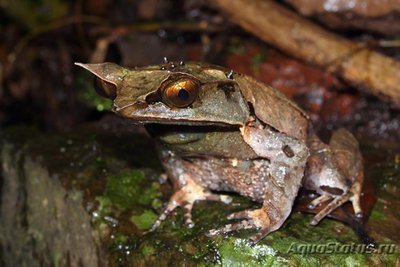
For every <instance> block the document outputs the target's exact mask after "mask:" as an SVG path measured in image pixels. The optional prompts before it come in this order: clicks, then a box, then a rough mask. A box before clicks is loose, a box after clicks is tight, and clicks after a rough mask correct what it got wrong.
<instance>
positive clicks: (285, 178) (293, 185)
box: [208, 125, 309, 243]
mask: <svg viewBox="0 0 400 267" xmlns="http://www.w3.org/2000/svg"><path fill="white" fill-rule="evenodd" d="M241 133H242V136H243V139H244V140H245V142H246V143H247V144H248V145H250V147H251V148H252V149H253V150H254V152H255V153H256V154H257V155H258V156H259V157H260V158H266V159H268V160H269V161H270V166H269V169H268V170H265V171H267V172H268V174H269V176H268V178H267V179H265V181H264V184H263V189H264V195H263V197H262V199H260V201H261V202H262V203H263V205H262V207H261V208H259V209H255V210H246V211H241V212H237V213H234V214H231V215H230V216H228V219H242V220H241V221H238V222H235V223H232V224H228V225H225V226H224V227H222V228H220V229H214V230H211V231H209V233H208V235H209V236H212V235H216V234H220V233H227V232H231V231H235V230H240V229H259V232H258V233H257V234H255V235H254V236H252V237H251V238H250V241H251V242H252V243H256V242H258V241H259V240H261V239H262V238H263V237H265V236H266V235H267V234H268V233H270V232H272V231H275V230H277V229H279V228H280V227H281V226H282V224H283V223H284V222H285V220H286V218H287V217H288V216H289V214H290V212H291V210H292V206H293V202H294V199H295V198H296V195H297V193H298V190H299V188H300V186H301V183H302V178H303V176H304V168H305V165H306V161H307V157H308V154H309V153H308V149H307V147H306V144H305V143H304V142H301V141H299V140H296V139H294V138H291V137H290V136H288V135H286V134H283V133H278V132H276V131H274V130H272V129H269V128H268V127H266V128H263V127H261V126H260V127H256V126H251V125H248V126H244V127H242V128H241Z"/></svg>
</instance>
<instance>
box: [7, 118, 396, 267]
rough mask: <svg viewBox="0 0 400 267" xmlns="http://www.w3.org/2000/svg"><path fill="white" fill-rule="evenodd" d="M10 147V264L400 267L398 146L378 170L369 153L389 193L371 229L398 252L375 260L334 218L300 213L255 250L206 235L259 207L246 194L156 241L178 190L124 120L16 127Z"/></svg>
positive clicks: (232, 238)
mask: <svg viewBox="0 0 400 267" xmlns="http://www.w3.org/2000/svg"><path fill="white" fill-rule="evenodd" d="M0 140H2V141H1V145H0V151H1V153H0V161H1V166H2V171H1V187H0V189H1V203H0V216H1V224H0V244H1V247H0V249H1V254H0V255H1V261H0V265H1V266H52V265H53V266H148V265H154V264H156V265H157V264H159V265H165V266H168V265H182V264H184V265H189V266H192V265H199V264H203V265H240V264H246V265H249V266H256V265H279V266H280V265H300V266H309V265H310V264H311V265H321V264H328V265H352V266H359V265H395V264H398V263H399V262H398V259H399V244H400V240H399V237H398V234H396V233H398V225H399V224H400V221H399V220H400V219H399V218H400V216H399V214H398V211H397V210H396V209H393V208H391V207H395V206H396V205H398V202H399V197H398V196H399V194H398V191H399V190H400V172H399V160H398V157H399V156H398V155H399V154H400V153H399V152H398V151H397V150H394V148H393V150H392V152H391V153H392V154H390V155H391V156H389V157H387V158H386V161H385V162H381V163H379V164H377V162H376V161H375V163H372V159H371V158H368V155H370V154H369V153H370V152H369V151H373V149H366V148H365V147H364V146H363V147H364V150H363V152H364V154H365V155H366V156H367V159H368V161H367V162H368V165H367V166H366V167H367V171H366V173H367V175H368V176H369V178H372V179H375V180H376V181H377V183H378V184H379V187H380V188H381V189H380V190H379V192H378V202H377V205H376V206H375V208H374V210H373V211H372V215H371V219H370V221H369V222H368V224H367V230H368V232H369V234H370V235H371V236H372V237H373V238H375V239H376V241H377V242H378V244H387V245H392V246H393V247H394V248H395V249H397V250H395V251H389V252H386V253H380V254H378V253H371V254H367V253H366V252H365V251H364V253H355V252H349V250H350V249H351V246H352V244H353V247H355V246H358V245H360V241H359V240H358V237H357V236H356V234H355V233H354V232H353V230H352V229H351V228H350V227H349V226H346V225H344V224H343V223H341V222H337V221H333V220H329V219H325V220H323V221H322V222H321V223H320V224H319V225H318V226H310V225H309V221H310V219H311V218H312V217H311V216H310V215H304V214H300V213H298V212H293V213H292V215H291V216H290V218H289V219H288V220H287V222H286V223H285V225H284V226H283V227H282V228H281V229H279V230H278V231H276V232H274V233H272V234H270V235H268V236H267V237H266V238H265V239H263V240H262V241H261V242H259V243H258V244H256V245H254V246H250V245H249V243H248V242H247V241H248V237H250V236H251V235H252V234H253V232H251V231H241V232H238V233H233V234H230V235H225V236H216V237H212V238H208V237H206V236H205V235H204V233H205V232H206V231H207V230H209V229H212V228H215V227H218V226H222V225H223V224H225V223H227V219H226V216H227V215H228V214H230V213H232V212H235V211H239V210H244V209H246V208H251V207H254V208H256V206H257V205H256V204H254V203H251V202H250V201H248V200H247V199H245V198H242V197H239V196H233V197H234V200H233V202H232V203H231V204H229V205H227V204H223V203H210V202H199V203H197V204H196V206H195V208H194V213H193V220H194V222H195V223H196V225H195V226H194V227H193V228H191V229H188V228H185V227H184V225H183V218H182V213H181V211H179V210H178V211H176V212H175V214H173V215H171V216H169V217H168V218H167V220H166V221H165V222H163V223H162V224H161V226H160V228H158V229H157V230H155V231H154V232H151V233H147V231H148V229H149V228H150V226H151V224H152V223H153V222H154V221H155V219H156V216H157V214H159V213H160V211H161V210H162V207H163V203H165V202H166V200H167V199H168V197H169V196H170V195H171V193H172V187H171V185H170V184H169V183H168V182H165V181H164V180H161V179H159V175H160V174H161V173H162V169H161V168H160V164H159V162H158V159H157V156H156V152H155V150H154V146H153V143H152V142H151V140H149V138H148V137H147V135H145V134H144V133H143V131H142V129H141V128H135V127H134V128H132V126H129V127H128V126H127V125H125V124H123V123H122V124H121V123H120V122H119V121H117V122H115V121H110V120H109V119H107V120H104V121H101V122H100V123H99V124H97V125H95V126H93V125H92V126H84V127H81V128H79V129H75V130H74V132H71V133H66V134H44V133H41V132H37V131H34V130H32V129H27V128H14V129H7V130H5V131H3V132H2V133H1V139H0ZM392 147H393V146H392ZM396 151H397V152H396ZM396 153H397V154H396ZM396 155H397V156H396ZM396 159H397V160H396ZM329 246H330V247H333V248H335V249H336V250H335V251H334V252H329V251H327V248H328V247H329ZM322 250H324V251H322ZM305 255H306V256H305Z"/></svg>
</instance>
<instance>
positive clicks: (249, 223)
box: [206, 208, 283, 244]
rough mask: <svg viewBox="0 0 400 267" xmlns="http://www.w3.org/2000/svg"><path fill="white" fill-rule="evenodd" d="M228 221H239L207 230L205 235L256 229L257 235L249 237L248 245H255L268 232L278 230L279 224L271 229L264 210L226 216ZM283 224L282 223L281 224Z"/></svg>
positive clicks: (269, 220)
mask: <svg viewBox="0 0 400 267" xmlns="http://www.w3.org/2000/svg"><path fill="white" fill-rule="evenodd" d="M228 219H229V220H241V221H239V222H235V223H230V224H227V225H225V226H223V227H221V228H218V229H211V230H209V231H208V232H207V233H206V235H207V236H208V237H211V236H215V235H219V234H226V233H229V232H233V231H237V230H245V229H257V230H259V231H258V233H257V234H255V235H253V236H252V237H250V240H249V241H250V243H251V244H255V243H257V242H258V241H260V240H261V239H262V238H264V237H265V236H266V235H268V234H269V233H270V232H272V231H274V230H276V229H278V228H279V227H280V224H279V225H277V224H275V226H277V227H272V226H273V225H272V224H271V219H270V216H269V215H268V213H267V212H266V211H265V209H264V208H260V209H256V210H246V211H240V212H236V213H232V214H231V215H229V216H228ZM282 223H283V222H282Z"/></svg>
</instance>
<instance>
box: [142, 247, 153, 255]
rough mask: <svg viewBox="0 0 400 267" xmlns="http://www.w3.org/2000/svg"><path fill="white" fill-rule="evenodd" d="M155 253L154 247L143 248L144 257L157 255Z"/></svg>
mask: <svg viewBox="0 0 400 267" xmlns="http://www.w3.org/2000/svg"><path fill="white" fill-rule="evenodd" d="M155 252H156V250H155V249H154V247H152V246H150V245H144V246H143V248H142V253H143V255H144V256H152V255H154V254H155Z"/></svg>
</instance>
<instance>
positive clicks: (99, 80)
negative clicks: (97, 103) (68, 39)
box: [75, 62, 124, 99]
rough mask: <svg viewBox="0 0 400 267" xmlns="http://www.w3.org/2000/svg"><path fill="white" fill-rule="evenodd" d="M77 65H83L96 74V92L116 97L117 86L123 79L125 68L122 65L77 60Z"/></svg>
mask: <svg viewBox="0 0 400 267" xmlns="http://www.w3.org/2000/svg"><path fill="white" fill-rule="evenodd" d="M75 65H77V66H79V67H82V68H84V69H86V70H88V71H90V72H91V73H93V74H94V75H96V79H95V89H96V92H97V93H98V94H99V95H101V96H104V97H107V98H110V99H115V97H116V96H117V87H118V85H119V84H120V83H121V81H122V75H123V70H124V68H122V67H121V66H118V65H117V64H114V63H108V62H107V63H98V64H85V63H79V62H75Z"/></svg>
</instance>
